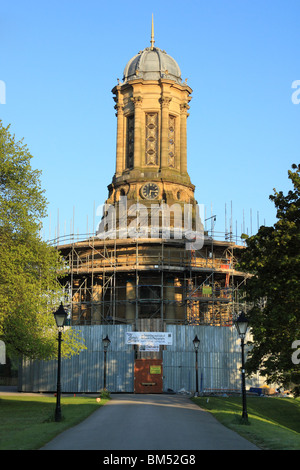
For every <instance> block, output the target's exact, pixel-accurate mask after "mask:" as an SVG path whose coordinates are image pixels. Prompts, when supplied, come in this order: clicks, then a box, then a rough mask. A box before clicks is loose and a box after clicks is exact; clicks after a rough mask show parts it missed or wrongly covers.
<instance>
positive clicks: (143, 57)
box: [123, 47, 182, 84]
mask: <svg viewBox="0 0 300 470" xmlns="http://www.w3.org/2000/svg"><path fill="white" fill-rule="evenodd" d="M161 78H164V79H166V80H174V81H175V82H176V83H179V84H181V82H182V80H181V71H180V68H179V66H178V64H177V62H176V61H175V60H174V59H173V57H171V56H170V55H168V54H167V53H166V52H165V51H162V50H161V49H159V48H158V47H153V48H152V47H146V49H144V50H143V51H140V52H139V53H138V54H137V55H136V56H134V57H133V58H132V59H131V60H130V61H129V62H128V63H127V65H126V67H125V69H124V77H123V80H124V82H129V81H131V80H136V79H143V80H159V79H161Z"/></svg>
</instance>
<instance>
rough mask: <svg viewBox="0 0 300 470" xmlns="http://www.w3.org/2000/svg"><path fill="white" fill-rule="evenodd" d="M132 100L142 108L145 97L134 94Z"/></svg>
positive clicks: (137, 106)
mask: <svg viewBox="0 0 300 470" xmlns="http://www.w3.org/2000/svg"><path fill="white" fill-rule="evenodd" d="M131 101H132V102H133V104H134V106H135V107H136V108H140V107H141V106H142V102H143V98H142V97H141V96H133V97H132V98H131Z"/></svg>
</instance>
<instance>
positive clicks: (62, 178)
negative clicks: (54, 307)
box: [0, 0, 300, 239]
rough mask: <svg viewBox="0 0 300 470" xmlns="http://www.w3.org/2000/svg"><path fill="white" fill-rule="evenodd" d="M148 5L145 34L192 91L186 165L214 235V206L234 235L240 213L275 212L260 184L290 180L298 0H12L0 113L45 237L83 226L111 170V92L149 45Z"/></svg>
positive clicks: (2, 26)
mask: <svg viewBox="0 0 300 470" xmlns="http://www.w3.org/2000/svg"><path fill="white" fill-rule="evenodd" d="M152 13H153V15H154V26H155V41H156V42H155V45H156V46H157V47H160V48H161V49H164V50H166V52H167V53H168V54H170V55H171V56H172V57H174V59H175V60H176V61H177V62H178V64H179V66H180V68H181V72H182V79H183V80H184V79H186V78H188V84H189V86H190V87H191V88H192V89H193V94H192V96H193V98H192V101H191V103H190V106H191V107H190V116H189V118H188V171H189V174H190V176H191V180H192V182H193V184H195V186H196V199H197V201H198V203H199V204H204V205H205V207H206V214H207V217H209V216H210V215H211V214H214V215H215V214H216V215H217V220H216V224H215V230H216V231H218V232H224V231H225V225H226V221H225V204H226V209H227V228H228V227H229V219H230V217H231V206H232V221H233V230H234V233H235V232H236V225H237V231H238V234H240V233H241V230H242V229H243V228H244V229H245V231H247V229H248V233H250V231H251V220H252V233H255V232H256V231H257V214H259V222H260V223H264V221H265V223H266V225H272V224H273V223H274V222H275V220H276V217H275V215H276V213H275V209H274V205H273V203H272V202H271V201H269V195H270V194H272V193H273V188H274V187H275V188H276V189H277V190H282V191H283V192H285V193H286V192H287V191H288V190H289V189H290V187H291V185H290V183H289V180H288V176H287V172H288V170H289V169H290V167H291V165H292V163H299V160H300V159H299V144H300V141H299V124H300V104H295V103H293V102H292V94H293V93H294V92H295V89H293V88H292V83H293V82H294V81H296V80H300V61H299V54H300V52H299V44H300V28H299V18H300V2H299V0H285V1H284V0H260V1H257V0H227V1H225V0H209V1H208V0H207V1H200V0H199V1H193V0H191V1H190V2H182V0H181V1H179V0H171V1H169V0H160V1H156V0H152V1H151V2H138V1H135V0H131V1H127V2H124V1H119V0H115V1H114V2H104V1H99V0H98V1H96V0H85V1H82V0H59V1H57V0H52V1H51V2H50V1H40V0H27V1H26V2H25V1H24V0H11V1H10V2H6V4H5V5H3V4H2V6H1V19H0V50H1V59H0V80H1V81H2V84H3V83H4V84H5V104H4V103H2V102H1V103H0V119H2V121H3V123H4V124H5V125H7V124H9V123H10V124H11V132H12V133H13V134H15V135H16V137H17V138H18V139H21V138H24V142H25V143H26V144H27V145H28V148H29V150H30V152H31V154H32V155H33V157H34V158H33V160H32V166H33V167H34V168H37V169H39V170H41V171H42V178H41V180H42V187H43V188H44V189H45V191H46V197H47V200H48V202H49V205H48V214H49V216H48V218H47V219H46V220H45V221H44V231H43V236H44V237H45V238H46V239H48V238H49V236H50V237H54V235H55V233H56V230H57V227H58V226H59V233H60V235H63V234H64V232H65V231H66V233H69V232H70V230H71V229H72V228H73V225H74V229H75V232H76V233H77V232H79V233H85V232H86V231H87V229H89V231H92V228H93V225H97V223H98V222H99V217H97V216H95V217H94V207H95V208H96V209H97V207H98V206H99V205H101V204H103V203H104V201H105V199H106V198H107V185H108V184H109V183H110V182H111V179H112V176H113V174H114V172H115V149H116V117H115V110H114V101H113V95H112V93H111V89H112V88H113V87H114V86H115V85H116V84H117V78H120V79H122V77H123V70H124V67H125V65H126V63H127V62H128V60H129V59H130V58H131V57H133V56H134V55H135V54H136V53H137V52H138V51H139V50H142V49H144V48H145V47H148V46H149V44H150V33H151V15H152ZM299 97H300V93H299ZM2 101H3V99H2ZM211 207H212V213H211ZM250 211H251V212H250ZM250 213H252V219H250ZM73 215H74V218H73ZM243 224H244V227H243Z"/></svg>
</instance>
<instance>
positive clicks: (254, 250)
mask: <svg viewBox="0 0 300 470" xmlns="http://www.w3.org/2000/svg"><path fill="white" fill-rule="evenodd" d="M288 176H289V179H290V180H291V182H292V185H293V189H291V190H290V191H289V192H288V194H287V195H284V194H283V192H282V191H280V192H277V191H276V190H275V189H274V194H273V195H271V196H270V199H271V200H272V201H273V202H274V204H275V207H276V209H277V222H276V223H275V224H274V226H272V227H265V226H262V227H260V229H259V231H258V233H257V234H256V235H254V236H252V237H250V238H248V239H247V240H246V244H247V247H246V249H245V250H244V252H243V254H242V257H241V261H240V269H243V270H244V271H247V272H249V273H251V274H252V276H251V278H250V279H249V280H248V281H247V286H246V299H247V300H248V302H249V303H250V305H251V308H250V310H249V312H248V316H249V320H250V325H251V331H252V335H253V342H252V349H251V352H250V354H249V358H248V360H247V365H246V368H247V371H248V372H249V373H253V372H256V371H258V370H259V371H260V374H261V375H265V376H266V377H267V382H268V383H272V382H273V383H278V384H281V385H282V386H283V387H288V386H291V384H293V385H292V386H293V387H294V392H295V394H299V392H300V389H299V385H300V380H299V379H300V376H299V367H300V366H299V365H298V364H295V361H293V359H292V358H293V353H294V352H295V350H294V349H293V343H294V341H296V340H300V289H299V279H300V165H295V164H294V165H292V170H289V172H288Z"/></svg>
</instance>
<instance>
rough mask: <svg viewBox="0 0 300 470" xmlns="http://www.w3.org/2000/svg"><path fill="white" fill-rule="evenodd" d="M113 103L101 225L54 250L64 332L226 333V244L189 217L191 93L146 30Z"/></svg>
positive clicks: (229, 289)
mask: <svg viewBox="0 0 300 470" xmlns="http://www.w3.org/2000/svg"><path fill="white" fill-rule="evenodd" d="M112 93H113V96H114V101H115V109H116V116H117V138H116V166H115V173H114V175H113V177H112V181H111V183H110V184H109V185H108V198H107V200H106V204H105V205H104V213H103V217H102V219H101V222H100V224H99V226H98V228H97V231H96V233H93V234H92V235H91V234H89V236H87V237H85V239H84V240H77V241H75V240H74V239H73V240H72V243H69V244H65V245H60V246H59V250H60V252H61V253H62V255H63V257H64V258H65V260H66V263H67V264H68V266H69V269H68V270H67V271H66V274H65V276H64V277H63V278H62V283H63V285H64V286H65V289H66V296H67V297H68V305H69V310H70V312H71V322H72V324H73V325H77V324H83V325H102V324H109V325H110V324H112V325H122V324H125V325H131V327H132V328H133V329H134V330H135V331H165V328H166V325H174V324H175V325H178V324H183V325H189V324H190V325H202V324H209V325H215V326H216V325H226V326H230V325H231V322H232V315H233V310H234V308H235V305H238V302H235V303H234V300H236V298H237V297H236V295H237V294H236V292H237V286H238V285H239V284H241V283H242V282H243V279H244V274H243V273H238V272H236V271H235V267H234V266H235V256H234V253H235V251H236V250H235V248H236V247H235V244H234V243H233V242H232V241H231V240H225V241H218V240H215V239H213V233H212V234H211V235H210V234H209V232H208V231H207V232H204V230H203V225H202V224H203V222H204V221H203V220H202V221H201V220H200V218H199V217H198V215H199V214H198V211H197V209H198V204H197V202H196V200H195V197H194V191H195V186H194V185H193V184H192V182H191V180H190V177H189V174H188V169H187V117H188V111H189V103H190V101H191V94H192V89H191V88H190V87H189V86H188V85H187V83H186V81H184V82H183V81H182V79H181V71H180V68H179V66H178V64H177V62H176V61H175V60H174V59H173V58H172V57H171V56H170V55H168V54H167V53H166V52H165V51H163V50H161V49H159V48H158V47H156V46H155V41H154V31H153V20H152V31H151V41H150V46H149V47H146V48H145V49H144V50H142V51H140V52H139V53H138V54H137V55H135V56H134V57H132V58H131V59H130V60H129V62H128V63H127V64H126V66H125V69H124V76H123V80H122V82H121V81H119V83H118V84H117V85H116V86H115V87H114V88H113V89H112ZM154 216H155V217H154ZM199 221H200V223H198V222H199ZM168 229H169V232H168ZM175 229H176V230H175ZM177 229H178V230H177ZM199 235H200V236H199ZM195 240H196V242H195ZM234 295H235V297H234Z"/></svg>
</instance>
